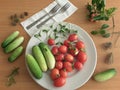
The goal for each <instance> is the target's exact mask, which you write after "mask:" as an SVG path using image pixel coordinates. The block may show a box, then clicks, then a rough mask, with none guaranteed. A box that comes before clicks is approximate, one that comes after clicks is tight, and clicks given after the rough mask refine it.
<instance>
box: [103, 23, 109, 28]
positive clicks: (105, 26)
mask: <svg viewBox="0 0 120 90" xmlns="http://www.w3.org/2000/svg"><path fill="white" fill-rule="evenodd" d="M108 27H109V25H108V24H103V25H102V26H101V29H106V28H108Z"/></svg>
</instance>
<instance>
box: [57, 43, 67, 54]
mask: <svg viewBox="0 0 120 90" xmlns="http://www.w3.org/2000/svg"><path fill="white" fill-rule="evenodd" d="M58 50H59V52H61V53H66V52H67V46H65V45H61V46H60V47H59V48H58Z"/></svg>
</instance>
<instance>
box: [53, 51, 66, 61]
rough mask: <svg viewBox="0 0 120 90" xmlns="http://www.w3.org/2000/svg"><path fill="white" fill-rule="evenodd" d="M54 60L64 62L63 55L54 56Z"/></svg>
mask: <svg viewBox="0 0 120 90" xmlns="http://www.w3.org/2000/svg"><path fill="white" fill-rule="evenodd" d="M55 60H56V61H62V60H64V54H62V53H59V54H57V55H56V56H55Z"/></svg>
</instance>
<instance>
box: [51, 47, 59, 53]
mask: <svg viewBox="0 0 120 90" xmlns="http://www.w3.org/2000/svg"><path fill="white" fill-rule="evenodd" d="M51 52H52V54H53V55H56V54H57V53H58V47H57V46H54V47H52V50H51Z"/></svg>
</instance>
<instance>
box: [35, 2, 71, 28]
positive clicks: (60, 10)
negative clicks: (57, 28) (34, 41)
mask: <svg viewBox="0 0 120 90" xmlns="http://www.w3.org/2000/svg"><path fill="white" fill-rule="evenodd" d="M69 7H70V3H66V4H65V5H64V6H63V7H62V8H60V9H59V10H58V11H57V12H56V13H55V14H53V15H52V16H50V17H49V18H47V19H46V20H44V21H43V22H42V23H40V24H38V25H37V28H38V29H39V28H40V27H41V26H42V25H43V24H45V23H46V22H47V21H48V20H50V19H51V18H52V17H54V16H55V15H57V14H60V13H64V12H65V11H66V10H67V9H68V8H69Z"/></svg>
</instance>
